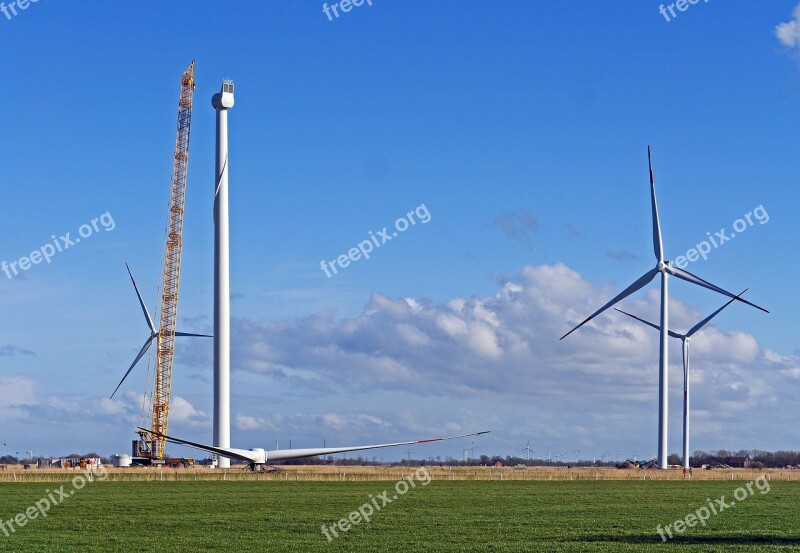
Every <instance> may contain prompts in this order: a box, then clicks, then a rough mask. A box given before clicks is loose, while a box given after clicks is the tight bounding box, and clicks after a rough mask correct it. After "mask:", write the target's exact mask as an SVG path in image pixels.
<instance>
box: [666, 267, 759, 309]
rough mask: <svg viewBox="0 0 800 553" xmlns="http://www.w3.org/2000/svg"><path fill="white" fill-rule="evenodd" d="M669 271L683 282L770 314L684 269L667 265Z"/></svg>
mask: <svg viewBox="0 0 800 553" xmlns="http://www.w3.org/2000/svg"><path fill="white" fill-rule="evenodd" d="M667 270H668V271H669V272H670V274H672V275H673V276H676V277H678V278H680V279H682V280H685V281H686V282H691V283H693V284H697V285H698V286H702V287H703V288H708V289H709V290H713V291H714V292H717V293H718V294H722V295H723V296H728V297H729V298H733V299H734V300H738V301H740V302H742V303H746V304H747V305H749V306H751V307H755V308H756V309H760V310H761V311H763V312H764V313H769V311H767V310H766V309H764V308H763V307H759V306H758V305H756V304H754V303H750V302H749V301H747V300H745V299H742V298H741V297H739V296H737V295H735V294H731V293H730V292H728V291H727V290H723V289H722V288H720V287H719V286H716V285H715V284H711V283H710V282H708V281H707V280H703V279H702V278H700V277H699V276H696V275H693V274H692V273H690V272H689V271H684V270H683V269H679V268H677V267H672V266H671V265H667Z"/></svg>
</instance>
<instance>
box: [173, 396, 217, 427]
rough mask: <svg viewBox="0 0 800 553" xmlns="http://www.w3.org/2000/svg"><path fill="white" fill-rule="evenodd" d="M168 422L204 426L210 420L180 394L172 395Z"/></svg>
mask: <svg viewBox="0 0 800 553" xmlns="http://www.w3.org/2000/svg"><path fill="white" fill-rule="evenodd" d="M169 420H170V422H174V423H178V424H185V425H187V426H204V425H207V424H208V422H209V421H210V420H211V419H210V418H209V416H208V415H207V414H206V413H205V412H204V411H201V410H199V409H196V408H195V407H194V406H193V405H192V404H191V403H189V402H188V401H187V400H185V399H184V398H182V397H180V396H172V399H171V401H170V408H169Z"/></svg>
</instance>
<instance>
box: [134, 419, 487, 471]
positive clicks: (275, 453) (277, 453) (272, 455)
mask: <svg viewBox="0 0 800 553" xmlns="http://www.w3.org/2000/svg"><path fill="white" fill-rule="evenodd" d="M139 430H144V431H145V432H149V433H151V434H153V435H155V436H162V437H164V438H166V439H167V440H169V441H170V442H173V443H176V444H180V445H185V446H189V447H193V448H195V449H200V450H203V451H208V452H210V453H216V454H217V455H222V456H223V457H229V458H231V459H239V460H240V461H249V462H251V463H265V462H267V461H270V462H271V461H288V460H290V459H302V458H304V457H316V456H318V455H333V454H335V453H346V452H348V451H362V450H365V449H380V448H384V447H396V446H401V445H416V444H426V443H431V442H442V441H445V440H456V439H458V438H469V437H472V436H480V435H481V434H488V433H489V432H490V431H488V430H485V431H483V432H473V433H472V434H464V435H462V436H448V437H446V438H430V439H427V440H412V441H409V442H396V443H391V444H373V445H360V446H346V447H319V448H307V449H276V450H272V451H265V453H266V458H265V459H261V458H260V455H259V452H257V451H251V450H246V449H232V448H223V447H214V446H209V445H205V444H199V443H197V442H190V441H188V440H182V439H180V438H173V437H171V436H167V435H166V434H159V433H157V432H152V431H150V430H146V429H144V428H140V429H139Z"/></svg>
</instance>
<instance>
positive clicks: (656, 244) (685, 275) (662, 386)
mask: <svg viewBox="0 0 800 553" xmlns="http://www.w3.org/2000/svg"><path fill="white" fill-rule="evenodd" d="M647 163H648V166H649V169H650V207H651V211H652V216H653V253H655V257H656V266H655V267H654V268H652V269H650V270H649V271H647V272H646V273H645V274H643V275H642V276H641V277H639V278H638V279H637V280H636V281H635V282H634V283H633V284H631V285H630V286H628V287H627V288H625V290H623V291H622V292H620V293H619V294H618V295H617V296H615V297H614V298H613V299H612V300H611V301H609V302H608V303H606V304H605V305H604V306H603V307H601V308H600V309H598V310H597V311H595V312H594V313H592V314H591V315H589V317H587V318H586V319H585V320H584V321H583V322H581V323H580V324H579V325H578V326H576V327H575V328H573V329H572V330H570V331H569V332H567V333H566V334H564V335H563V336H562V337H561V338H560V339H561V340H563V339H564V338H566V337H567V336H569V335H570V334H572V333H573V332H575V331H576V330H578V329H579V328H580V327H582V326H583V325H585V324H586V323H588V322H589V321H591V320H592V319H594V318H595V317H597V316H598V315H599V314H600V313H602V312H603V311H605V310H606V309H608V308H609V307H612V306H613V305H616V304H617V303H619V302H620V301H622V300H623V299H625V298H627V297H628V296H630V295H631V294H633V293H634V292H636V291H638V290H641V289H642V288H644V287H645V286H647V285H648V284H649V283H650V281H652V280H653V279H654V278H655V277H656V275H658V274H659V273H660V274H661V340H660V344H661V345H660V354H659V372H658V468H660V469H666V468H668V467H667V455H668V452H667V430H668V428H667V409H668V389H667V386H668V383H669V359H668V356H669V352H668V348H667V340H668V338H669V335H668V334H667V330H668V329H669V292H668V279H669V276H670V275H672V276H674V277H677V278H679V279H681V280H685V281H686V282H691V283H692V284H696V285H698V286H702V287H703V288H708V289H709V290H712V291H714V292H717V293H718V294H722V295H724V296H728V297H729V298H732V299H735V300H738V301H741V302H743V303H746V304H748V305H750V306H752V307H755V308H756V309H760V310H761V311H764V312H765V313H769V311H767V310H766V309H764V308H763V307H759V306H758V305H755V304H754V303H750V302H749V301H747V300H745V299H742V298H740V297H738V296H736V295H734V294H732V293H730V292H728V291H727V290H724V289H722V288H720V287H719V286H716V285H714V284H712V283H710V282H708V281H707V280H703V279H702V278H700V277H698V276H695V275H693V274H692V273H690V272H689V271H684V270H683V269H680V268H678V267H673V266H672V265H670V262H669V261H665V260H664V244H663V241H662V238H661V223H660V221H659V217H658V204H657V202H656V184H655V179H654V177H653V163H652V158H651V155H650V146H648V147H647Z"/></svg>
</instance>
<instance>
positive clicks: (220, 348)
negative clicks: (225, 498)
mask: <svg viewBox="0 0 800 553" xmlns="http://www.w3.org/2000/svg"><path fill="white" fill-rule="evenodd" d="M211 105H212V106H214V109H215V110H216V111H217V163H216V168H215V169H216V170H215V173H216V178H215V179H214V182H215V187H214V446H215V447H217V448H221V449H227V448H230V447H231V287H230V250H229V245H230V235H229V225H228V110H229V109H231V108H232V107H233V82H232V81H222V90H221V91H220V92H219V93H217V94H214V96H213V97H212V98H211ZM217 466H218V467H219V468H229V467H230V466H231V461H230V459H229V458H227V457H219V458H218V464H217Z"/></svg>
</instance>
